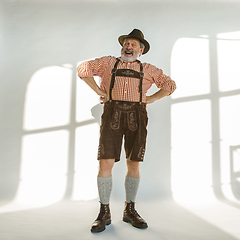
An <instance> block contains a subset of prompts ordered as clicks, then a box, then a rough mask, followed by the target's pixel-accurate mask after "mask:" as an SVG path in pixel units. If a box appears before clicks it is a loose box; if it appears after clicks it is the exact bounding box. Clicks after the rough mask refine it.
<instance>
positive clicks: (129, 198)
mask: <svg viewBox="0 0 240 240" xmlns="http://www.w3.org/2000/svg"><path fill="white" fill-rule="evenodd" d="M139 183H140V178H131V177H129V176H126V178H125V192H126V202H127V203H130V202H135V199H136V196H137V191H138V187H139Z"/></svg>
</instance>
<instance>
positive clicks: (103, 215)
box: [91, 203, 111, 232]
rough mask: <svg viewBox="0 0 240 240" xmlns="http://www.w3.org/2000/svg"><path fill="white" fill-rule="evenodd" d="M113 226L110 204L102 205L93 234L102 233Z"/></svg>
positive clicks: (93, 225)
mask: <svg viewBox="0 0 240 240" xmlns="http://www.w3.org/2000/svg"><path fill="white" fill-rule="evenodd" d="M109 224H111V213H110V209H109V204H102V203H101V206H100V212H99V214H98V217H97V219H96V220H95V221H94V222H93V224H92V228H91V232H102V231H104V230H105V228H106V227H105V226H106V225H109Z"/></svg>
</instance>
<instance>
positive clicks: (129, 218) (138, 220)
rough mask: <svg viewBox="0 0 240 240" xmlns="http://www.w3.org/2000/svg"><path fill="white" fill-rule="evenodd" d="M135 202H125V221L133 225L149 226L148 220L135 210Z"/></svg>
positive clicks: (139, 226)
mask: <svg viewBox="0 0 240 240" xmlns="http://www.w3.org/2000/svg"><path fill="white" fill-rule="evenodd" d="M134 205H135V203H134V202H130V203H127V202H125V209H124V212H123V221H124V222H128V223H131V224H132V226H134V227H136V228H147V227H148V225H147V223H146V221H145V220H144V219H143V218H142V217H141V216H140V215H139V214H138V212H137V211H136V210H135V206H134Z"/></svg>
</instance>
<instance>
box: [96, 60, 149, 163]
mask: <svg viewBox="0 0 240 240" xmlns="http://www.w3.org/2000/svg"><path fill="white" fill-rule="evenodd" d="M119 61H120V59H119V58H117V60H116V62H115V64H114V67H113V69H112V78H111V83H110V90H109V101H107V102H106V103H105V104H104V112H103V114H102V123H101V127H100V139H99V148H98V160H100V159H115V161H116V162H117V161H119V160H120V154H121V147H122V138H123V136H124V147H125V152H126V158H127V159H130V160H133V161H143V157H144V153H145V146H146V137H147V129H146V127H147V122H148V117H147V111H146V104H145V103H143V102H142V82H143V66H142V63H141V62H140V61H139V64H140V72H137V71H135V70H132V69H117V65H118V63H119ZM116 76H121V77H130V78H138V79H139V93H140V97H139V102H129V101H118V100H112V89H113V87H114V82H115V77H116Z"/></svg>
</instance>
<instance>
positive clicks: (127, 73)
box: [109, 58, 144, 103]
mask: <svg viewBox="0 0 240 240" xmlns="http://www.w3.org/2000/svg"><path fill="white" fill-rule="evenodd" d="M119 61H120V59H119V58H117V60H116V62H115V64H114V67H113V69H112V77H111V83H110V90H109V100H110V101H111V100H112V89H113V87H114V83H115V77H116V76H121V77H130V78H138V79H139V88H138V91H139V93H140V99H139V102H140V103H141V102H142V82H143V75H144V73H143V65H142V63H141V62H140V61H139V64H140V72H137V71H135V70H132V69H117V65H118V63H119Z"/></svg>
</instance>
